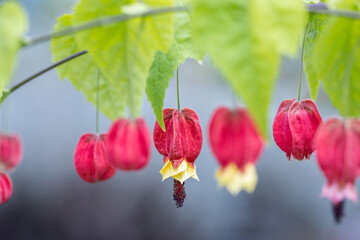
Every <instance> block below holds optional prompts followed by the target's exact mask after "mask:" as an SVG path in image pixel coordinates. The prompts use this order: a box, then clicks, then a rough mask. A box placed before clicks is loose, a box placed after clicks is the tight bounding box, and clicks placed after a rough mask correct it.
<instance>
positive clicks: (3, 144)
mask: <svg viewBox="0 0 360 240" xmlns="http://www.w3.org/2000/svg"><path fill="white" fill-rule="evenodd" d="M21 158H22V148H21V141H20V138H19V136H18V135H17V134H9V135H7V134H0V171H11V170H13V169H14V168H15V167H16V166H17V165H18V164H19V163H20V160H21Z"/></svg>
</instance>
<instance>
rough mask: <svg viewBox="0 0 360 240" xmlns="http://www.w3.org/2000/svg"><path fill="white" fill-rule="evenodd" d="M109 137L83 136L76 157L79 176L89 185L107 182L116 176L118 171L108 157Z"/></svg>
mask: <svg viewBox="0 0 360 240" xmlns="http://www.w3.org/2000/svg"><path fill="white" fill-rule="evenodd" d="M106 143H107V135H106V134H100V135H97V134H92V133H86V134H84V135H82V136H81V138H80V140H79V142H78V144H77V146H76V149H75V155H74V162H75V168H76V171H77V173H78V174H79V176H80V177H81V178H82V179H83V180H85V181H86V182H89V183H96V182H99V181H105V180H107V179H109V178H111V177H112V176H114V174H115V171H116V169H115V168H114V167H113V166H112V165H111V164H110V162H109V160H108V156H107V149H106V147H107V146H106Z"/></svg>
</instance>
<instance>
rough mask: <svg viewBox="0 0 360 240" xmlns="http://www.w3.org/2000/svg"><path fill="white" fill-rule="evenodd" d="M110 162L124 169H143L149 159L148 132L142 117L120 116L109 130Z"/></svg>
mask: <svg viewBox="0 0 360 240" xmlns="http://www.w3.org/2000/svg"><path fill="white" fill-rule="evenodd" d="M108 152H109V160H110V163H111V164H112V165H113V166H115V167H117V168H119V169H121V170H124V171H130V170H139V169H143V168H144V167H145V166H146V165H147V164H148V162H149V160H150V154H151V139H150V132H149V129H148V127H147V126H146V123H145V121H144V119H142V118H138V119H136V120H133V121H132V120H129V119H125V118H121V119H119V120H117V121H116V122H114V123H113V125H112V126H111V127H110V130H109V144H108Z"/></svg>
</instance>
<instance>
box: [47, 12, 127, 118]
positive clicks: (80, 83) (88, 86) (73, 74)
mask: <svg viewBox="0 0 360 240" xmlns="http://www.w3.org/2000/svg"><path fill="white" fill-rule="evenodd" d="M71 25H72V15H69V14H65V15H63V16H62V17H60V18H58V22H57V24H56V25H55V29H54V30H55V31H58V30H61V29H63V28H66V27H70V26H71ZM81 50H84V49H82V48H81V47H80V46H79V45H78V44H77V42H76V40H75V36H74V35H68V36H65V37H61V38H55V39H53V40H52V41H51V52H52V54H53V61H54V62H56V61H59V60H61V59H63V58H66V57H68V56H70V55H72V54H74V53H77V52H79V51H81ZM56 70H57V72H58V74H59V76H60V78H61V79H63V78H65V77H67V78H68V79H69V80H70V82H71V83H72V84H73V85H74V86H75V88H76V89H78V90H80V91H82V92H83V93H84V95H85V97H86V99H87V100H88V101H90V102H92V103H93V104H95V105H96V95H97V94H96V93H97V79H98V71H99V67H98V65H97V64H96V62H95V61H94V60H93V59H92V57H91V56H90V55H89V54H86V55H83V56H81V57H78V58H76V59H73V60H71V62H69V63H67V64H64V65H61V66H59V67H57V69H56ZM119 92H121V89H117V88H116V86H113V85H112V84H111V82H110V81H108V80H107V79H106V78H105V77H104V76H103V74H100V79H99V99H100V101H99V110H100V111H101V112H103V113H104V114H105V116H107V117H108V118H110V119H112V120H114V119H115V118H117V117H120V116H124V115H125V106H124V102H123V101H122V98H121V96H120V95H119Z"/></svg>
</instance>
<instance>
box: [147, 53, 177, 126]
mask: <svg viewBox="0 0 360 240" xmlns="http://www.w3.org/2000/svg"><path fill="white" fill-rule="evenodd" d="M174 63H176V62H170V61H169V59H168V57H167V56H166V55H165V54H164V53H162V52H161V51H157V52H156V54H155V60H154V62H153V64H152V66H151V68H150V74H149V77H148V79H147V84H146V95H147V98H148V100H149V102H150V103H151V106H152V108H153V111H154V114H155V117H156V120H157V121H158V123H159V125H160V127H161V128H162V129H163V130H164V131H165V124H164V119H163V106H164V98H165V91H166V89H167V88H168V86H169V81H170V79H171V77H172V76H173V75H174V68H175V69H176V66H177V65H176V64H174Z"/></svg>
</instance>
